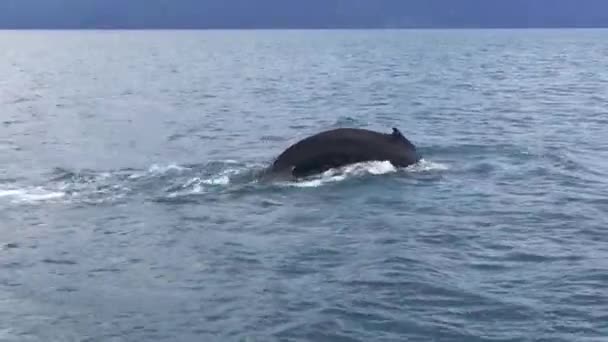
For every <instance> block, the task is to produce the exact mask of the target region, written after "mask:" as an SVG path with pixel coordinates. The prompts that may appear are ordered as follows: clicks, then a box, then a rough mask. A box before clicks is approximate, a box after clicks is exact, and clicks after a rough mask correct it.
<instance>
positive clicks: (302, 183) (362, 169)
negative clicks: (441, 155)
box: [282, 159, 449, 188]
mask: <svg viewBox="0 0 608 342" xmlns="http://www.w3.org/2000/svg"><path fill="white" fill-rule="evenodd" d="M448 169H449V167H448V166H447V165H445V164H441V163H435V162H431V161H427V160H425V159H421V160H420V161H419V162H418V163H416V164H414V165H411V166H409V167H407V168H397V167H395V166H394V165H393V164H391V163H390V162H389V161H372V162H363V163H356V164H352V165H347V166H344V167H341V168H336V169H331V170H328V171H326V172H324V173H322V174H321V175H319V176H313V177H309V178H306V179H304V180H299V181H294V182H287V183H282V185H285V186H290V187H298V188H316V187H320V186H323V185H326V184H330V183H335V182H341V181H344V180H347V179H352V178H356V177H362V176H366V175H373V176H378V175H385V174H392V173H397V172H407V173H424V172H430V171H444V170H448Z"/></svg>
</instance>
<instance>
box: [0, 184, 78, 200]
mask: <svg viewBox="0 0 608 342" xmlns="http://www.w3.org/2000/svg"><path fill="white" fill-rule="evenodd" d="M65 195H66V194H65V192H55V191H48V190H45V189H42V188H40V187H38V188H30V189H10V190H9V189H6V190H0V198H2V197H8V198H12V199H13V201H15V202H39V201H49V200H54V199H59V198H63V197H65Z"/></svg>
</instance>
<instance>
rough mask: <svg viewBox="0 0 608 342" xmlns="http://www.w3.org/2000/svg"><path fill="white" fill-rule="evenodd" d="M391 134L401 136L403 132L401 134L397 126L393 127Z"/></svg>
mask: <svg viewBox="0 0 608 342" xmlns="http://www.w3.org/2000/svg"><path fill="white" fill-rule="evenodd" d="M393 136H394V137H395V138H401V137H403V134H401V131H400V130H399V129H398V128H397V127H393Z"/></svg>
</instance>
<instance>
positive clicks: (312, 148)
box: [268, 127, 422, 178]
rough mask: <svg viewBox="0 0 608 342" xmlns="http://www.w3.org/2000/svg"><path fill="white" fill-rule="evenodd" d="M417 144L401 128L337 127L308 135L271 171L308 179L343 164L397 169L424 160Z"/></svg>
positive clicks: (280, 156) (273, 163)
mask: <svg viewBox="0 0 608 342" xmlns="http://www.w3.org/2000/svg"><path fill="white" fill-rule="evenodd" d="M421 158H422V157H421V156H420V154H419V153H418V151H417V149H416V146H415V145H414V144H413V143H412V142H411V141H409V140H408V139H407V138H406V137H405V136H404V135H403V134H402V133H401V131H400V130H399V129H398V128H396V127H392V132H390V133H382V132H377V131H372V130H368V129H363V128H336V129H331V130H327V131H323V132H320V133H317V134H314V135H312V136H308V137H306V138H304V139H302V140H300V141H298V142H296V143H294V144H293V145H291V146H289V147H288V148H287V149H286V150H284V151H283V152H282V153H281V154H279V155H278V156H277V157H276V158H275V159H274V161H273V162H272V164H271V165H270V167H269V169H268V172H269V173H270V174H275V175H284V176H289V177H294V178H305V177H309V176H313V175H316V174H321V173H324V172H326V171H328V170H331V169H335V168H340V167H343V166H347V165H351V164H356V163H361V162H370V161H380V162H381V161H388V162H390V163H391V164H392V165H393V166H395V167H397V168H402V167H408V166H411V165H414V164H416V163H418V162H419V161H420V160H421Z"/></svg>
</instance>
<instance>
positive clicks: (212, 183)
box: [0, 159, 448, 204]
mask: <svg viewBox="0 0 608 342" xmlns="http://www.w3.org/2000/svg"><path fill="white" fill-rule="evenodd" d="M266 167H267V165H264V164H261V163H257V164H254V163H240V162H238V161H234V160H226V161H214V162H209V163H206V164H200V165H186V166H184V165H177V164H168V165H157V164H155V165H152V166H150V167H149V168H148V169H147V170H136V169H122V170H115V171H92V170H82V171H70V170H65V169H56V170H54V171H53V172H52V173H51V175H50V178H49V180H48V182H46V184H43V185H40V186H25V187H19V186H14V187H5V188H3V187H0V201H2V200H6V199H8V200H9V201H10V202H11V203H40V202H46V203H48V202H63V203H66V202H69V203H74V202H76V203H83V204H102V203H108V202H110V203H111V202H116V201H120V200H123V199H125V198H126V197H128V196H143V197H144V198H148V199H152V200H155V201H175V200H186V199H189V198H192V197H195V198H196V196H201V195H214V194H218V193H222V192H230V191H247V190H252V191H255V190H256V189H260V188H272V187H281V188H285V187H299V188H314V187H321V186H323V185H325V184H329V183H336V182H342V181H347V180H349V179H355V178H359V177H364V176H377V175H384V174H391V173H398V172H404V173H410V174H416V173H424V172H431V171H441V170H447V169H448V167H447V166H446V165H443V164H439V163H434V162H429V161H426V160H424V159H423V160H421V161H420V162H419V163H418V164H415V165H412V166H410V167H408V168H404V169H398V168H395V167H394V166H393V165H392V164H391V163H390V162H364V163H358V164H353V165H348V166H345V167H342V168H336V169H332V170H329V171H327V172H325V173H323V174H320V175H317V176H311V177H307V178H304V179H299V180H290V181H270V182H264V181H261V180H260V177H259V176H260V175H261V173H262V172H263V171H264V170H265V169H266Z"/></svg>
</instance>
